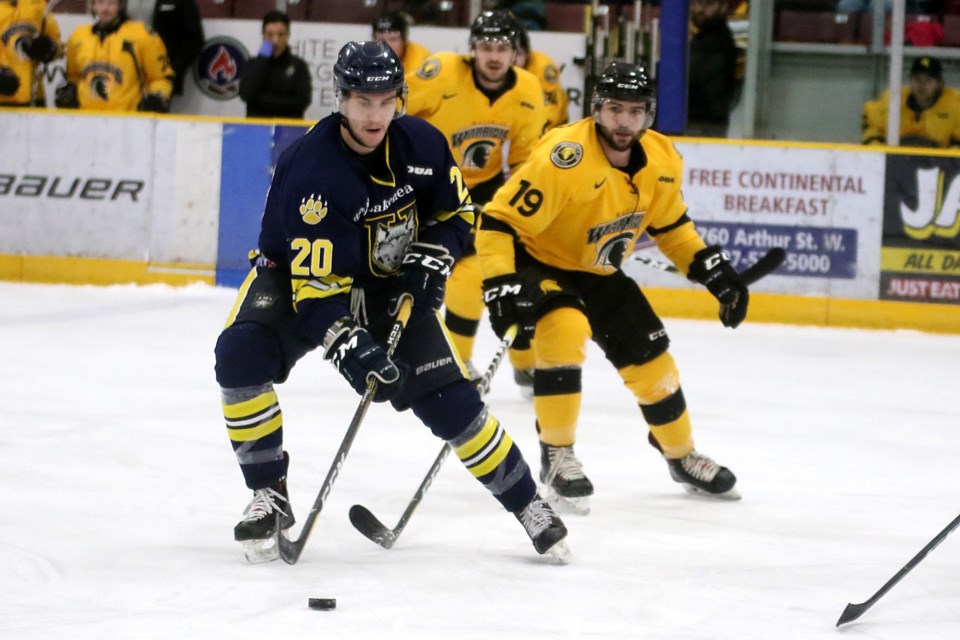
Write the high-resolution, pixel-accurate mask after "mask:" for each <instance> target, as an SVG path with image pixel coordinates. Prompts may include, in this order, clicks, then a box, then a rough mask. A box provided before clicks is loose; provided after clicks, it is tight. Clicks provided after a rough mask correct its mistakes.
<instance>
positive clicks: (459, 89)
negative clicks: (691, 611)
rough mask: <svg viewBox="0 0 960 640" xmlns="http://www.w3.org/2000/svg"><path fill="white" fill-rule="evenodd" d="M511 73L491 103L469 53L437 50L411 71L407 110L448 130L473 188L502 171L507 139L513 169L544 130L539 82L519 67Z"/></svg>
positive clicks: (452, 147) (461, 165)
mask: <svg viewBox="0 0 960 640" xmlns="http://www.w3.org/2000/svg"><path fill="white" fill-rule="evenodd" d="M509 74H510V77H513V80H512V82H513V86H512V87H511V88H510V89H509V90H508V91H506V92H505V93H504V94H503V95H501V96H500V97H498V98H497V99H496V100H494V101H493V102H492V103H491V102H490V100H489V98H487V96H485V95H484V94H483V93H482V92H481V91H480V89H478V88H477V86H476V84H475V83H474V80H473V62H472V58H471V57H470V56H464V55H459V54H456V53H438V54H436V55H434V56H432V57H430V58H427V60H426V61H425V62H424V63H423V64H422V65H420V68H419V69H417V70H416V71H414V72H411V73H408V74H407V75H406V80H407V85H408V86H409V88H410V92H409V97H408V100H407V113H408V114H409V115H412V116H417V117H419V118H423V119H424V120H427V121H429V122H430V124H432V125H433V126H435V127H436V128H438V129H440V131H442V132H443V134H444V135H445V136H446V138H447V141H448V142H449V143H450V149H451V150H452V151H453V156H454V158H455V159H456V161H457V164H459V165H460V169H461V170H462V171H463V179H464V182H465V183H466V184H467V186H468V187H470V188H472V187H474V186H476V185H478V184H480V183H482V182H486V181H488V180H490V179H491V178H494V177H495V176H497V175H498V174H499V173H501V171H502V169H503V149H504V143H505V142H506V141H507V140H509V141H510V150H509V152H508V154H509V156H508V158H507V162H508V163H509V166H511V167H513V166H516V165H517V164H520V163H521V162H523V161H524V160H526V159H527V157H528V156H529V155H530V151H531V150H532V148H533V146H534V145H535V144H536V142H537V140H538V139H539V138H540V136H541V135H542V134H543V130H544V126H545V124H546V113H545V111H544V106H543V91H542V90H541V88H540V83H539V82H538V81H537V79H536V77H534V76H533V74H531V73H529V72H527V71H524V70H523V69H519V68H517V67H513V68H512V69H511V71H510V72H509ZM509 82H511V80H510V79H509V77H508V83H509Z"/></svg>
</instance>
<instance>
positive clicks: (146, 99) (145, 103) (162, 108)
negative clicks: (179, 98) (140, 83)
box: [137, 93, 170, 113]
mask: <svg viewBox="0 0 960 640" xmlns="http://www.w3.org/2000/svg"><path fill="white" fill-rule="evenodd" d="M169 110H170V103H169V102H167V99H166V98H164V97H163V96H162V95H160V94H159V93H148V94H147V95H145V96H143V100H141V101H140V104H138V105H137V111H152V112H154V113H166V112H167V111H169Z"/></svg>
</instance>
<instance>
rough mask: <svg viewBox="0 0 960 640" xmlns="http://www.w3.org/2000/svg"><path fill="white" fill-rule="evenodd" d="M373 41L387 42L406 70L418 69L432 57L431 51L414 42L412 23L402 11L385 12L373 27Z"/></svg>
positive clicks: (374, 22) (375, 21)
mask: <svg viewBox="0 0 960 640" xmlns="http://www.w3.org/2000/svg"><path fill="white" fill-rule="evenodd" d="M371 29H372V31H373V39H374V40H376V41H378V42H385V43H387V46H388V47H390V48H391V49H393V52H394V53H395V54H397V56H398V57H399V58H400V61H401V62H402V63H403V68H404V69H418V68H419V67H420V65H421V64H423V61H424V60H426V59H427V58H429V57H430V50H429V49H427V48H426V47H425V46H423V45H422V44H420V43H419V42H412V41H411V40H410V38H409V35H410V21H409V20H408V19H407V16H406V14H404V13H403V12H401V11H384V12H383V13H381V14H380V15H379V16H378V17H377V19H376V20H374V21H373V25H371Z"/></svg>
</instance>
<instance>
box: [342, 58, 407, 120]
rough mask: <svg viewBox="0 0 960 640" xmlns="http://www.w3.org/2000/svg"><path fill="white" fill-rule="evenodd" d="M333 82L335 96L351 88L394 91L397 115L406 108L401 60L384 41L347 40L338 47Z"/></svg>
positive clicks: (367, 90)
mask: <svg viewBox="0 0 960 640" xmlns="http://www.w3.org/2000/svg"><path fill="white" fill-rule="evenodd" d="M333 83H334V87H335V89H336V95H337V100H338V101H340V100H343V99H345V98H347V97H349V95H350V93H351V92H362V93H386V92H388V91H394V92H396V94H397V115H396V117H400V116H401V115H403V113H404V110H405V109H406V96H407V84H406V82H404V79H403V63H402V62H400V59H399V58H398V57H397V54H395V53H394V52H393V49H391V48H390V46H389V45H388V44H386V43H385V42H348V43H347V44H345V45H344V46H343V48H342V49H340V53H339V54H338V55H337V62H336V64H334V65H333Z"/></svg>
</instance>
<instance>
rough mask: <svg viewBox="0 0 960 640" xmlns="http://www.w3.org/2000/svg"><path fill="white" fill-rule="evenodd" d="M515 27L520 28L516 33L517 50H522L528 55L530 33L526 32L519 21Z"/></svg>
mask: <svg viewBox="0 0 960 640" xmlns="http://www.w3.org/2000/svg"><path fill="white" fill-rule="evenodd" d="M517 26H518V27H520V30H519V31H518V32H517V49H523V50H524V51H526V52H527V53H528V54H529V53H530V33H529V32H528V31H527V28H526V27H525V26H524V25H523V23H522V22H520V21H519V20H518V21H517Z"/></svg>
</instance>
